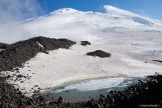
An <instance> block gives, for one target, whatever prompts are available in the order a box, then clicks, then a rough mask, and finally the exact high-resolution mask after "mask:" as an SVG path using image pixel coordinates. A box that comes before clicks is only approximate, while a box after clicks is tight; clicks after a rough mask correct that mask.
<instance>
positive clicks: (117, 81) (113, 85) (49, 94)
mask: <svg viewBox="0 0 162 108" xmlns="http://www.w3.org/2000/svg"><path fill="white" fill-rule="evenodd" d="M139 79H143V78H139V77H105V78H99V79H91V80H82V81H77V82H70V83H64V84H62V85H60V86H57V87H54V88H51V89H49V90H48V91H46V92H44V93H43V96H44V97H45V98H46V99H47V100H52V101H55V100H57V99H58V98H59V97H60V96H62V97H63V98H64V100H65V101H71V102H74V101H85V100H88V99H89V98H92V97H93V98H95V97H98V96H100V94H104V95H106V94H107V93H108V92H109V91H111V90H117V91H120V90H123V89H124V88H125V87H127V86H128V85H130V84H132V83H133V82H134V83H136V82H137V81H138V80H139Z"/></svg>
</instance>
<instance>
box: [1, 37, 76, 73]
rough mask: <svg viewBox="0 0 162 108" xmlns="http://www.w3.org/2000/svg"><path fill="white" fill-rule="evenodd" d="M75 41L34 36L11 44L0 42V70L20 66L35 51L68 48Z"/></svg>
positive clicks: (31, 56) (32, 55)
mask: <svg viewBox="0 0 162 108" xmlns="http://www.w3.org/2000/svg"><path fill="white" fill-rule="evenodd" d="M74 44H75V42H73V41H70V40H67V39H51V38H46V37H42V36H40V37H34V38H31V39H29V40H25V41H20V42H17V43H14V44H11V45H7V44H2V43H1V44H0V47H2V48H3V49H5V50H2V51H1V52H0V71H6V70H12V69H13V68H14V67H20V66H22V63H25V62H26V61H28V60H29V59H31V58H33V57H34V56H35V55H36V54H37V53H39V52H44V53H47V54H48V52H47V51H48V50H54V49H58V48H66V49H67V48H69V47H70V46H72V45H74Z"/></svg>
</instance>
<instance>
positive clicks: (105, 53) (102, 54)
mask: <svg viewBox="0 0 162 108" xmlns="http://www.w3.org/2000/svg"><path fill="white" fill-rule="evenodd" d="M87 55H89V56H98V57H101V58H105V57H111V53H107V52H104V51H102V50H96V51H93V52H89V53H87Z"/></svg>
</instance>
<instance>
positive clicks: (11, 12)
mask: <svg viewBox="0 0 162 108" xmlns="http://www.w3.org/2000/svg"><path fill="white" fill-rule="evenodd" d="M42 13H43V11H42V9H41V7H40V5H39V4H38V2H37V0H0V24H2V23H9V22H13V21H19V20H23V19H26V18H31V17H36V16H38V15H40V14H42Z"/></svg>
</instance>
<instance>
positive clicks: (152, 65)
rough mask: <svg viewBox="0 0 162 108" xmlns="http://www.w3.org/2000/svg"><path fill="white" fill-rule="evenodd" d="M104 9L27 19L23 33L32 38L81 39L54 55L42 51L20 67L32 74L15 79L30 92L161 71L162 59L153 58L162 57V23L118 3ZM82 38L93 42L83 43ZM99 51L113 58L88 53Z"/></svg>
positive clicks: (58, 11) (71, 11)
mask: <svg viewBox="0 0 162 108" xmlns="http://www.w3.org/2000/svg"><path fill="white" fill-rule="evenodd" d="M104 10H105V12H104V13H101V12H91V11H90V12H82V11H78V10H75V9H71V8H64V9H59V10H56V11H54V12H51V13H49V14H48V15H45V16H41V17H39V18H36V19H32V20H28V21H26V22H24V23H22V24H21V25H22V26H21V27H22V28H23V29H24V30H25V32H22V35H23V36H26V37H28V38H29V37H33V36H39V35H41V36H47V37H51V38H67V39H70V40H73V41H76V42H78V43H77V44H76V45H74V46H73V47H71V48H70V49H58V50H54V51H50V52H49V54H48V55H47V54H44V53H39V54H38V55H37V56H36V57H35V58H33V59H31V60H30V61H27V63H26V64H24V67H23V68H20V72H21V73H22V74H24V75H26V74H28V75H30V76H32V77H31V79H30V80H28V81H24V83H21V82H12V81H11V82H10V83H16V84H18V86H19V87H20V88H23V90H25V91H27V92H29V91H30V90H31V88H32V87H33V86H34V85H38V86H39V87H40V88H42V89H46V88H49V87H53V86H56V85H60V84H62V83H65V82H69V81H75V80H82V79H90V78H98V77H105V76H110V77H116V78H119V79H121V77H124V76H128V77H129V76H137V77H143V76H145V75H150V74H154V73H155V72H161V70H162V66H161V64H160V63H156V62H155V61H152V60H154V59H158V60H160V59H162V44H161V43H162V37H161V36H162V22H161V21H158V20H156V19H151V18H147V17H144V16H141V15H138V14H135V13H132V12H129V11H126V10H122V9H119V8H116V7H113V6H104ZM19 39H21V38H17V40H19ZM82 40H86V41H90V42H91V43H92V44H91V45H90V46H86V47H85V46H81V45H80V43H79V42H80V41H82ZM94 50H104V51H106V52H109V53H111V54H112V57H111V58H104V59H103V58H98V57H89V56H86V53H87V52H90V51H94ZM29 70H30V71H29ZM161 73H162V72H161ZM15 74H16V73H15ZM120 81H121V80H119V82H120ZM119 82H118V83H119ZM31 91H32V90H31Z"/></svg>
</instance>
